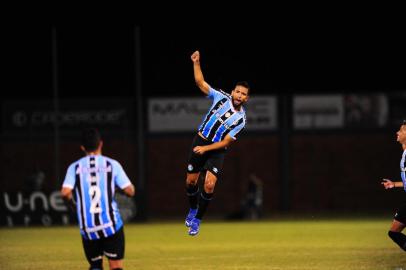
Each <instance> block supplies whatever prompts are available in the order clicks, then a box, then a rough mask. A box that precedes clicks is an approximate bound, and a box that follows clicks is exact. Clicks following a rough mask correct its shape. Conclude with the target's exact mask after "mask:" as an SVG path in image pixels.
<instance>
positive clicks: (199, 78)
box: [190, 51, 210, 95]
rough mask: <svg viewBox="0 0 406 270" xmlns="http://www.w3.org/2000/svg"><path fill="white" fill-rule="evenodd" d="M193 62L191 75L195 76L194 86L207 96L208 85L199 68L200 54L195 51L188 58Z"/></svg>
mask: <svg viewBox="0 0 406 270" xmlns="http://www.w3.org/2000/svg"><path fill="white" fill-rule="evenodd" d="M190 58H191V59H192V61H193V73H194V76H195V82H196V85H197V86H198V87H199V89H200V90H201V91H202V92H203V93H204V94H205V95H208V94H209V88H210V86H209V84H208V83H207V82H206V81H205V80H204V77H203V72H202V68H201V67H200V53H199V51H195V52H194V53H193V54H192V56H191V57H190Z"/></svg>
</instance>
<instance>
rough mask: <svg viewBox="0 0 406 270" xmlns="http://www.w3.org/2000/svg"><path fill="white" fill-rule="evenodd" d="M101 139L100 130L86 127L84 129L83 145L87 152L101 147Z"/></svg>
mask: <svg viewBox="0 0 406 270" xmlns="http://www.w3.org/2000/svg"><path fill="white" fill-rule="evenodd" d="M100 141H101V135H100V132H99V131H98V130H97V129H96V128H86V129H84V130H83V131H82V145H83V147H84V148H85V150H86V152H92V151H95V150H96V149H97V147H99V144H100Z"/></svg>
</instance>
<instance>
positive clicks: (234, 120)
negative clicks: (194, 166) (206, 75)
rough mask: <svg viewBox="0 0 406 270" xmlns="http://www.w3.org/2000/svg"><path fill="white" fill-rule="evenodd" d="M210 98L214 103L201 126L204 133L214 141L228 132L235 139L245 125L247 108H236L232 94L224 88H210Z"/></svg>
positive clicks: (220, 139)
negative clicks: (223, 89) (238, 109)
mask: <svg viewBox="0 0 406 270" xmlns="http://www.w3.org/2000/svg"><path fill="white" fill-rule="evenodd" d="M207 97H208V98H210V99H212V100H213V104H212V106H211V108H210V110H209V111H208V113H207V114H206V116H205V117H204V120H203V123H202V124H201V125H200V127H199V131H200V132H201V133H202V135H203V136H204V137H205V138H206V139H208V140H209V141H212V142H219V141H222V140H223V139H224V138H225V136H226V135H227V134H228V135H230V136H231V138H233V139H234V140H236V139H237V136H238V134H240V133H241V131H242V130H243V129H244V127H245V123H246V117H245V110H244V108H243V107H241V109H240V111H237V110H235V109H234V106H233V102H232V99H231V95H229V94H227V93H226V92H224V91H222V90H215V89H213V88H211V87H210V88H209V94H208V96H207Z"/></svg>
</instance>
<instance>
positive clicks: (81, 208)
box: [63, 155, 131, 240]
mask: <svg viewBox="0 0 406 270" xmlns="http://www.w3.org/2000/svg"><path fill="white" fill-rule="evenodd" d="M129 185H131V182H130V180H129V179H128V176H127V175H126V173H125V172H124V170H123V168H122V166H121V165H120V163H119V162H117V161H116V160H114V159H111V158H108V157H105V156H102V155H90V156H86V157H83V158H81V159H79V160H77V161H76V162H74V163H72V164H71V165H70V166H69V168H68V170H67V173H66V177H65V180H64V182H63V187H67V188H71V189H72V190H73V191H72V192H73V198H74V200H75V201H76V212H77V217H78V223H79V227H80V232H81V234H82V236H83V237H84V238H85V239H90V240H95V239H99V238H102V237H108V236H110V235H113V234H114V233H115V232H116V231H118V230H119V229H120V228H121V227H122V226H123V221H122V219H121V216H120V212H119V210H118V207H117V203H116V201H115V200H114V193H115V187H116V186H118V187H119V188H120V189H124V188H126V187H128V186H129Z"/></svg>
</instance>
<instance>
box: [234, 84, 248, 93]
mask: <svg viewBox="0 0 406 270" xmlns="http://www.w3.org/2000/svg"><path fill="white" fill-rule="evenodd" d="M235 85H236V86H243V87H245V88H247V89H248V93H249V92H250V90H251V88H250V85H249V84H248V82H247V81H240V82H237V83H236V84H235Z"/></svg>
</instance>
